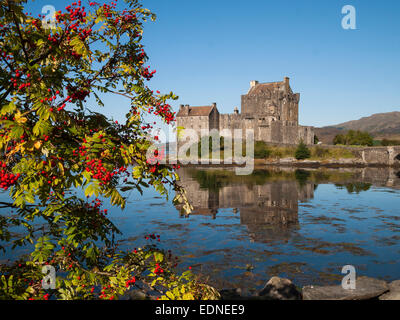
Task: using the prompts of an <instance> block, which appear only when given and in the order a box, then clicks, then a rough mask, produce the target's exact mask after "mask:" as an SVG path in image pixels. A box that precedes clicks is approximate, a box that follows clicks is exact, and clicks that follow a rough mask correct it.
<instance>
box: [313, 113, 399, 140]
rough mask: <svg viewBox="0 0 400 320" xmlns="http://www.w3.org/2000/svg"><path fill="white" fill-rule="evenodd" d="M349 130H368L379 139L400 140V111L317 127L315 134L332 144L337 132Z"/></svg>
mask: <svg viewBox="0 0 400 320" xmlns="http://www.w3.org/2000/svg"><path fill="white" fill-rule="evenodd" d="M348 130H361V131H367V132H369V133H370V134H371V135H372V136H373V137H374V138H375V139H378V140H380V139H383V138H386V139H395V140H400V112H398V111H394V112H386V113H376V114H373V115H371V116H369V117H364V118H361V119H359V120H352V121H348V122H344V123H340V124H337V125H333V126H328V127H322V128H315V134H316V135H317V137H318V139H319V140H320V141H322V142H323V143H327V144H331V143H332V141H333V138H334V137H335V136H336V135H337V134H340V133H345V132H347V131H348Z"/></svg>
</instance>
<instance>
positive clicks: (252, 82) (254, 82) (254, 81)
mask: <svg viewBox="0 0 400 320" xmlns="http://www.w3.org/2000/svg"><path fill="white" fill-rule="evenodd" d="M256 85H258V81H256V80H251V81H250V89H251V88H253V87H255V86H256Z"/></svg>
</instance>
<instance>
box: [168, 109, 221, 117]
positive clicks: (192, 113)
mask: <svg viewBox="0 0 400 320" xmlns="http://www.w3.org/2000/svg"><path fill="white" fill-rule="evenodd" d="M185 108H189V112H188V113H186V112H185ZM214 108H216V107H215V106H199V107H192V106H185V107H183V108H181V109H179V112H178V114H177V115H176V116H177V117H193V116H208V115H209V114H210V113H211V111H212V110H213V109H214Z"/></svg>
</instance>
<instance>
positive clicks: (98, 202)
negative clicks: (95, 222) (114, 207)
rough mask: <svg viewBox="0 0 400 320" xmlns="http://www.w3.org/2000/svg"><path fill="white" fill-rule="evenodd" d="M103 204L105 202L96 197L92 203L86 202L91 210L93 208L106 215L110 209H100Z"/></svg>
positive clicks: (94, 210) (96, 211)
mask: <svg viewBox="0 0 400 320" xmlns="http://www.w3.org/2000/svg"><path fill="white" fill-rule="evenodd" d="M102 205H103V203H102V202H101V200H99V199H98V198H96V199H95V200H93V201H92V202H91V203H88V204H86V207H87V208H89V209H90V210H92V211H93V212H95V213H97V214H100V215H103V216H105V215H107V213H108V210H107V209H104V210H100V207H101V206H102Z"/></svg>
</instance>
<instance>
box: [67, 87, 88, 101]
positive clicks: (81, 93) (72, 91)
mask: <svg viewBox="0 0 400 320" xmlns="http://www.w3.org/2000/svg"><path fill="white" fill-rule="evenodd" d="M67 90H68V94H69V96H70V97H71V100H72V102H74V101H76V100H80V101H83V100H85V98H86V97H87V96H88V95H89V94H90V91H89V90H86V89H79V88H77V87H72V86H70V85H68V86H67Z"/></svg>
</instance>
